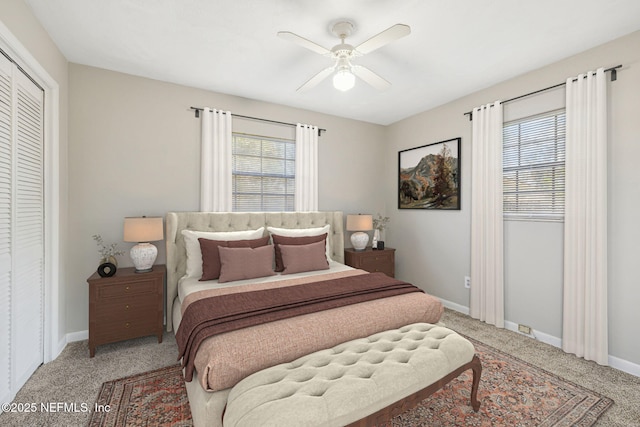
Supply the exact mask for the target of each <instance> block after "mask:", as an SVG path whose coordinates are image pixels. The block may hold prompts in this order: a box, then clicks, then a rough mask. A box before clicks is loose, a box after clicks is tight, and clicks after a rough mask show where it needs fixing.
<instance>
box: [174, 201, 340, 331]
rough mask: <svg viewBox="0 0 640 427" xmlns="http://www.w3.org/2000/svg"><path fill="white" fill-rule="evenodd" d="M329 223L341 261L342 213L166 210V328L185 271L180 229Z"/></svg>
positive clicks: (331, 244)
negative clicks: (167, 211) (179, 282)
mask: <svg viewBox="0 0 640 427" xmlns="http://www.w3.org/2000/svg"><path fill="white" fill-rule="evenodd" d="M327 224H330V225H331V235H330V236H329V247H330V249H331V258H332V259H333V260H334V261H337V262H341V263H344V229H343V222H342V212H169V213H167V217H166V228H167V237H166V244H167V330H168V331H170V330H171V329H172V316H171V313H172V308H173V301H174V299H175V298H176V296H177V295H178V280H179V279H180V278H181V277H182V276H184V274H185V271H186V263H187V254H186V251H185V247H184V239H183V237H182V233H181V232H182V230H197V231H242V230H255V229H257V228H260V227H265V235H267V230H266V227H280V228H311V227H323V226H325V225H327Z"/></svg>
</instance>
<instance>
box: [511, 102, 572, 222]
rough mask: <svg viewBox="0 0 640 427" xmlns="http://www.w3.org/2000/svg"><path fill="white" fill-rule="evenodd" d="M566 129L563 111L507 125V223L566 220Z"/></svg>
mask: <svg viewBox="0 0 640 427" xmlns="http://www.w3.org/2000/svg"><path fill="white" fill-rule="evenodd" d="M565 125H566V120H565V112H564V110H561V111H554V112H550V113H545V114H541V115H537V116H533V117H527V118H524V119H521V120H516V121H513V122H509V123H506V124H505V125H504V130H503V152H502V160H503V164H502V166H503V174H504V175H503V176H504V178H503V179H504V181H503V183H504V188H503V192H504V206H503V210H504V217H505V219H526V220H551V221H562V220H563V218H564V174H565V173H564V171H565V166H564V162H565V136H566V130H565Z"/></svg>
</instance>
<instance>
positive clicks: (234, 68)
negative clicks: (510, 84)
mask: <svg viewBox="0 0 640 427" xmlns="http://www.w3.org/2000/svg"><path fill="white" fill-rule="evenodd" d="M26 2H27V3H28V4H29V5H30V6H31V8H32V10H33V12H34V13H35V15H36V16H37V17H38V19H39V20H40V22H41V23H42V25H43V26H44V28H45V29H46V30H47V31H48V32H49V34H50V35H51V37H52V39H53V40H54V41H55V43H56V44H57V45H58V47H59V48H60V50H61V51H62V53H63V54H64V55H65V56H66V58H67V59H68V60H69V61H70V62H74V63H78V64H85V65H90V66H94V67H100V68H105V69H109V70H115V71H120V72H123V73H128V74H134V75H139V76H144V77H149V78H152V79H157V80H162V81H167V82H173V83H177V84H181V85H187V86H193V87H197V88H203V89H207V90H211V91H215V92H220V93H226V94H231V95H237V96H242V97H247V98H252V99H258V100H262V101H268V102H273V103H278V104H284V105H289V106H293V107H298V108H303V109H308V110H312V111H318V112H323V113H328V114H334V115H338V116H343V117H348V118H352V119H357V120H363V121H367V122H372V123H379V124H383V125H386V124H390V123H393V122H395V121H398V120H400V119H403V118H405V117H408V116H411V115H413V114H416V113H419V112H421V111H425V110H428V109H430V108H433V107H436V106H438V105H442V104H445V103H447V102H449V101H451V100H454V99H456V98H459V97H461V96H463V95H466V94H468V93H471V92H475V91H477V90H480V89H482V88H485V87H488V86H491V85H493V84H495V83H498V82H501V81H503V80H506V79H508V78H511V77H514V76H517V75H519V74H522V73H525V72H527V71H530V70H533V69H536V68H539V67H542V66H544V65H547V64H550V63H553V62H555V61H557V60H560V59H563V58H566V57H568V56H571V55H573V54H576V53H578V52H582V51H584V50H587V49H589V48H591V47H593V46H597V45H599V44H602V43H605V42H607V41H609V40H613V39H615V38H617V37H620V36H622V35H625V34H628V33H631V32H633V31H636V30H638V29H640V1H639V0H533V1H532V0H528V1H527V0H350V1H346V0H324V1H318V0H268V1H265V0H263V1H259V0H226V1H224V0H154V1H150V0H26ZM338 18H348V19H350V20H352V21H353V22H354V23H355V24H356V26H357V29H356V32H355V33H354V34H353V36H352V37H351V38H350V39H347V43H350V44H352V45H354V46H357V45H358V44H359V43H361V42H363V41H364V40H366V39H368V38H369V37H371V36H373V35H375V34H377V33H379V32H380V31H382V30H384V29H386V28H388V27H390V26H391V25H393V24H397V23H402V24H407V25H409V26H411V34H410V35H409V36H407V37H404V38H402V39H399V40H397V41H394V42H393V43H391V44H389V45H387V46H385V47H382V48H381V49H378V50H376V51H374V52H372V53H370V54H368V55H366V56H364V57H362V58H359V59H357V60H356V61H354V63H356V64H360V65H364V66H366V67H368V68H370V69H371V70H373V71H375V72H376V73H378V74H379V75H381V76H382V77H384V78H385V79H387V80H389V81H390V82H391V83H392V87H391V88H390V89H388V90H386V91H383V92H379V91H376V90H375V89H373V88H371V87H369V86H368V85H366V84H365V83H364V82H362V81H358V82H357V83H356V87H355V88H354V89H352V90H351V91H349V92H339V91H337V90H335V89H333V87H332V86H331V79H327V80H325V81H324V82H323V83H321V84H320V85H319V86H317V87H315V88H314V89H312V90H310V91H308V92H305V93H298V92H296V88H298V87H299V86H300V85H301V84H303V83H304V82H305V81H306V80H307V79H309V78H310V77H311V76H313V75H314V74H315V73H317V72H318V71H320V70H321V69H323V68H325V67H327V66H330V65H331V60H330V59H328V58H325V57H322V56H320V55H318V54H316V53H313V52H311V51H309V50H307V49H304V48H302V47H300V46H298V45H295V44H293V43H290V42H287V41H285V40H282V39H280V38H279V37H277V36H276V33H277V32H278V31H291V32H294V33H297V34H299V35H301V36H303V37H305V38H307V39H310V40H312V41H314V42H316V43H318V44H320V45H322V46H325V47H327V48H331V47H332V46H333V45H335V44H337V43H338V41H339V40H338V39H337V38H335V36H333V35H332V34H331V33H330V31H329V28H330V25H331V23H332V22H334V21H335V20H336V19H338ZM602 65H605V66H608V65H617V64H602ZM585 71H586V70H585ZM532 89H535V88H532ZM213 107H217V108H225V106H224V105H217V106H213ZM237 113H238V114H242V111H238V112H237ZM270 118H271V117H270ZM273 119H276V120H277V119H278V118H277V117H276V118H273Z"/></svg>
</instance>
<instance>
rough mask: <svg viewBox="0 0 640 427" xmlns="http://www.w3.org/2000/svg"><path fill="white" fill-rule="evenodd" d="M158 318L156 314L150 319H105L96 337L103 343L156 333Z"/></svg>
mask: <svg viewBox="0 0 640 427" xmlns="http://www.w3.org/2000/svg"><path fill="white" fill-rule="evenodd" d="M156 322H157V320H156V319H155V317H154V316H151V317H149V318H148V319H138V320H128V319H117V320H111V321H103V322H102V323H101V324H100V329H99V330H97V331H96V332H95V337H94V339H96V340H98V341H99V342H101V343H108V342H114V341H121V340H126V339H130V338H136V337H141V336H145V335H155V334H156V332H157V327H156Z"/></svg>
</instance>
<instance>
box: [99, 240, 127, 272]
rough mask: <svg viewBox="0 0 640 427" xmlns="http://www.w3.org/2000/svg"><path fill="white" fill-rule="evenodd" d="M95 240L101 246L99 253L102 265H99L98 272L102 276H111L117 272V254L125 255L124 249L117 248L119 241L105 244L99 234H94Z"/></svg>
mask: <svg viewBox="0 0 640 427" xmlns="http://www.w3.org/2000/svg"><path fill="white" fill-rule="evenodd" d="M92 237H93V240H95V241H96V244H97V245H98V246H100V249H99V250H98V253H99V254H100V257H101V258H100V265H99V266H98V274H99V275H100V276H101V277H110V276H113V275H114V274H116V270H117V268H118V260H117V259H116V256H118V255H124V251H121V250H117V249H116V246H118V244H117V243H112V244H110V245H108V246H107V245H105V244H104V241H103V240H102V236H100V235H99V234H94V235H93V236H92Z"/></svg>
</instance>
